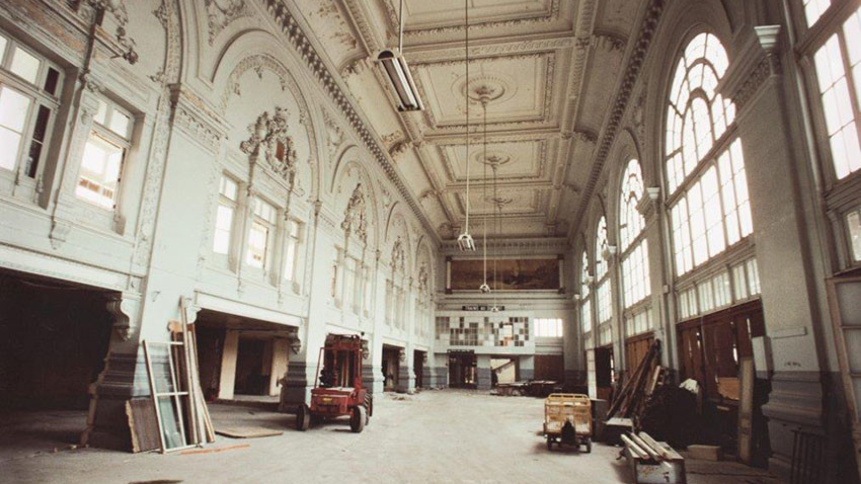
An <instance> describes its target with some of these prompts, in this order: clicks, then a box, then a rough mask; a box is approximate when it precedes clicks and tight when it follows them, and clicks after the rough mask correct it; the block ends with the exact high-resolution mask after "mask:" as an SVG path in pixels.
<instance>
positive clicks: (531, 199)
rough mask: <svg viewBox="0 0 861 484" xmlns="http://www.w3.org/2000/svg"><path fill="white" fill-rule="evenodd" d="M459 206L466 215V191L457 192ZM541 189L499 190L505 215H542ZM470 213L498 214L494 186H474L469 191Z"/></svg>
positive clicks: (479, 214) (499, 199) (498, 197)
mask: <svg viewBox="0 0 861 484" xmlns="http://www.w3.org/2000/svg"><path fill="white" fill-rule="evenodd" d="M456 198H457V204H458V207H459V209H460V211H461V213H463V214H464V215H465V214H466V212H465V207H466V192H465V191H458V192H457V193H456ZM541 198H542V197H541V190H505V191H504V192H499V191H497V197H496V199H497V200H498V201H499V202H500V203H502V212H503V214H505V215H515V214H516V215H541V213H540V210H541ZM469 210H470V211H469V213H470V217H471V216H473V215H476V216H481V215H486V214H496V213H497V212H496V208H495V207H494V198H493V188H492V187H489V186H488V187H486V190H485V189H482V188H479V187H472V188H471V190H470V192H469Z"/></svg>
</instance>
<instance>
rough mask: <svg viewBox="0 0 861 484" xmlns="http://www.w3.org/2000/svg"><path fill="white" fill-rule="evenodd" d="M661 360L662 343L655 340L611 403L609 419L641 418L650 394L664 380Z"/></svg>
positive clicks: (608, 413)
mask: <svg viewBox="0 0 861 484" xmlns="http://www.w3.org/2000/svg"><path fill="white" fill-rule="evenodd" d="M660 361H661V343H660V341H659V340H655V341H654V342H653V343H652V345H651V346H650V347H649V351H648V352H647V353H646V355H645V356H644V357H643V359H642V360H641V361H640V364H639V366H637V369H636V370H634V373H633V374H632V375H631V376H630V378H628V379H627V380H626V381H625V383H624V385H623V386H622V389H621V390H620V391H619V392H618V395H617V396H616V398H615V399H614V400H613V404H612V405H610V410H609V411H608V412H607V418H608V420H609V419H612V418H614V417H616V418H628V419H632V420H635V421H636V420H637V419H638V418H639V416H640V414H641V413H642V410H643V408H644V407H645V405H646V402H647V401H648V399H649V395H651V394H652V391H654V389H655V387H656V386H657V385H658V384H659V383H660V382H661V381H662V378H663V369H662V368H661V366H660V365H659V363H660Z"/></svg>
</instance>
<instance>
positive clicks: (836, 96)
mask: <svg viewBox="0 0 861 484" xmlns="http://www.w3.org/2000/svg"><path fill="white" fill-rule="evenodd" d="M804 6H805V10H804V12H805V19H806V21H807V24H808V26H810V27H811V31H813V33H812V34H811V32H807V35H805V36H804V37H802V39H801V40H800V41H799V43H798V44H799V46H800V50H801V51H802V52H803V53H804V54H805V55H807V56H810V57H812V61H813V62H812V66H813V69H812V70H813V72H812V74H813V76H814V77H815V80H814V82H813V85H814V86H815V89H814V92H811V96H810V97H811V103H812V104H813V106H814V109H813V111H814V119H815V120H818V122H817V123H815V124H816V126H815V129H816V132H817V135H818V136H817V141H818V143H817V144H818V148H819V151H820V153H821V154H822V159H823V161H824V163H823V165H824V166H823V171H824V172H825V173H826V174H828V175H827V178H828V186H829V189H828V193H826V195H825V197H826V203H827V205H828V210H829V211H830V212H831V213H833V214H835V215H836V216H835V222H836V223H835V227H834V228H835V233H836V234H838V237H836V239H837V244H838V252H839V253H840V254H841V259H842V260H841V264H840V265H841V267H842V268H849V267H858V266H861V190H859V187H861V142H859V139H861V122H859V119H861V8H858V9H855V10H854V11H853V10H847V9H846V8H842V9H840V8H837V7H840V5H835V6H834V7H832V5H831V2H829V1H827V0H819V1H818V2H814V1H809V2H805V5H804ZM831 9H833V10H834V12H829V10H831ZM826 12H828V13H829V14H828V15H825V14H826ZM818 32H824V34H818ZM842 254H845V256H844V255H842Z"/></svg>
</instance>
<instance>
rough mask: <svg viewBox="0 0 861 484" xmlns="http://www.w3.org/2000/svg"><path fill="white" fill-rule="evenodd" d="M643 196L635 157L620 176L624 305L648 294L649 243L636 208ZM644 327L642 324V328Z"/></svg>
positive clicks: (620, 229)
mask: <svg viewBox="0 0 861 484" xmlns="http://www.w3.org/2000/svg"><path fill="white" fill-rule="evenodd" d="M642 197H643V175H642V172H641V171H640V163H639V162H638V161H637V160H631V161H629V162H628V166H627V167H626V168H625V174H624V175H623V176H622V194H621V196H620V198H621V200H620V201H619V241H620V249H621V251H622V288H623V296H624V301H625V309H628V308H630V307H631V306H633V305H634V304H636V303H638V302H640V301H642V300H644V299H646V297H647V296H648V295H649V294H651V289H650V284H651V282H650V279H649V246H648V242H647V241H646V240H645V235H644V233H643V231H644V229H645V224H646V223H645V220H644V219H643V216H642V215H641V214H640V211H639V210H638V209H637V204H638V203H639V202H640V199H641V198H642ZM643 329H645V328H643Z"/></svg>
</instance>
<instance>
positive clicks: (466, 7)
mask: <svg viewBox="0 0 861 484" xmlns="http://www.w3.org/2000/svg"><path fill="white" fill-rule="evenodd" d="M401 1H403V0H401ZM463 12H464V17H465V18H466V28H465V29H464V30H465V32H466V42H465V44H466V93H464V96H463V100H464V102H465V103H466V230H464V233H466V234H469V0H464V1H463Z"/></svg>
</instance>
